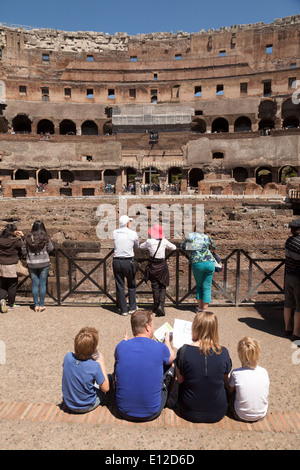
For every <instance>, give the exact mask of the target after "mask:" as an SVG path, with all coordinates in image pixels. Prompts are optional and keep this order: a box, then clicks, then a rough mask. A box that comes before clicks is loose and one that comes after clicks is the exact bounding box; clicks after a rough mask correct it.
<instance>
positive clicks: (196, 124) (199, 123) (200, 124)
mask: <svg viewBox="0 0 300 470" xmlns="http://www.w3.org/2000/svg"><path fill="white" fill-rule="evenodd" d="M191 131H192V132H199V133H200V134H204V133H205V132H206V122H205V121H204V119H201V118H198V117H195V118H193V120H192V122H191Z"/></svg>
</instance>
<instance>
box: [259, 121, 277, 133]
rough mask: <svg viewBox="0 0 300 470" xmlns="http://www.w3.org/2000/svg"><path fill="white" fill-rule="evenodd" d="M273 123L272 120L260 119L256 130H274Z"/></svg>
mask: <svg viewBox="0 0 300 470" xmlns="http://www.w3.org/2000/svg"><path fill="white" fill-rule="evenodd" d="M274 127H275V123H274V121H273V120H272V119H262V120H261V121H259V125H258V128H259V130H260V131H263V130H264V131H266V130H267V129H274Z"/></svg>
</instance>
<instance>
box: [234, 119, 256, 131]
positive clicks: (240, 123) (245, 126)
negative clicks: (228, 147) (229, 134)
mask: <svg viewBox="0 0 300 470" xmlns="http://www.w3.org/2000/svg"><path fill="white" fill-rule="evenodd" d="M251 126H252V123H251V119H249V118H248V117H247V116H240V117H238V118H237V119H236V121H235V123H234V132H248V131H251Z"/></svg>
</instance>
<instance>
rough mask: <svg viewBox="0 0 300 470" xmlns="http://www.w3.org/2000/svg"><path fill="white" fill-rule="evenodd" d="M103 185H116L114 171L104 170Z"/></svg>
mask: <svg viewBox="0 0 300 470" xmlns="http://www.w3.org/2000/svg"><path fill="white" fill-rule="evenodd" d="M103 177H104V183H105V184H108V183H109V184H116V181H117V173H116V172H115V171H114V170H105V171H104V174H103Z"/></svg>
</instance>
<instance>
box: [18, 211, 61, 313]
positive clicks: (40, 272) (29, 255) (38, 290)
mask: <svg viewBox="0 0 300 470" xmlns="http://www.w3.org/2000/svg"><path fill="white" fill-rule="evenodd" d="M53 249H54V247H53V244H52V242H51V239H50V237H49V235H48V233H47V231H46V228H45V225H44V223H43V222H42V221H41V220H36V221H35V222H34V224H33V225H32V228H31V233H30V234H29V235H27V236H26V237H25V240H24V244H23V246H22V253H23V254H24V255H26V260H27V266H28V270H29V274H30V278H31V281H32V297H33V301H34V310H35V312H42V311H44V310H45V306H44V301H45V296H46V286H47V278H48V273H49V267H50V257H49V253H51V251H53Z"/></svg>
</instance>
